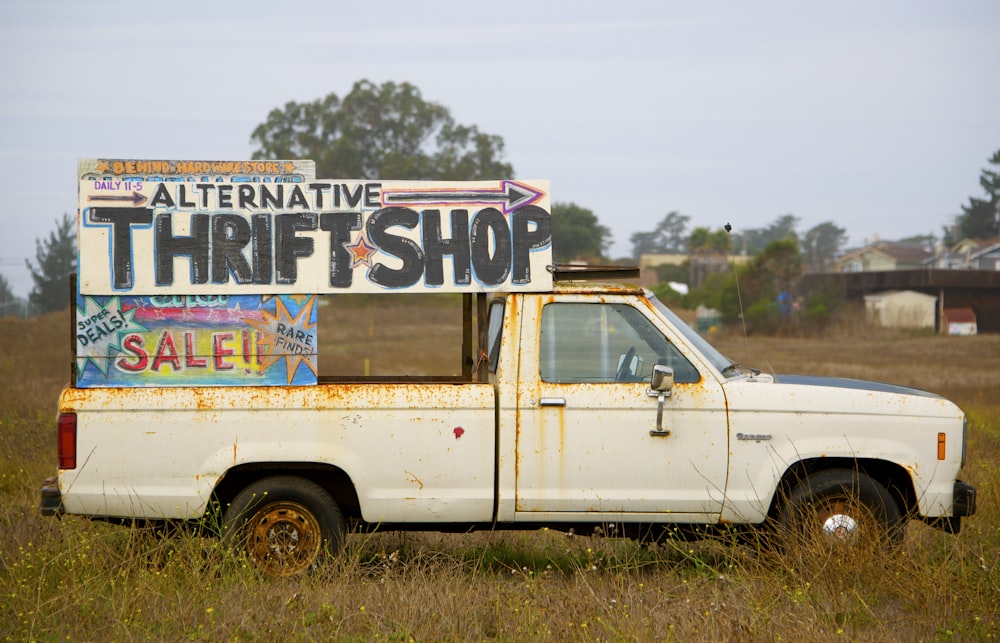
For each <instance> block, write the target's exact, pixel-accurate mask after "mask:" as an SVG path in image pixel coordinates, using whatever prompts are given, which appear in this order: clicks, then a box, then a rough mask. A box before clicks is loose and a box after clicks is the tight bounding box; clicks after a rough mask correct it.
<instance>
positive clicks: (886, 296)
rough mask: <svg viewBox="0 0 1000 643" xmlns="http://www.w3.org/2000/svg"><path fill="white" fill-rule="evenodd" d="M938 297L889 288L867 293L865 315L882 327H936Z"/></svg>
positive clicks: (870, 321) (871, 322) (873, 323)
mask: <svg viewBox="0 0 1000 643" xmlns="http://www.w3.org/2000/svg"><path fill="white" fill-rule="evenodd" d="M936 306H937V297H935V296H933V295H925V294H924V293H920V292H916V291H915V290H887V291H884V292H879V293H873V294H871V295H865V317H866V318H867V320H868V323H870V324H872V325H873V326H879V327H881V328H916V329H919V328H928V329H932V330H933V329H934V328H935V324H934V320H935V313H936Z"/></svg>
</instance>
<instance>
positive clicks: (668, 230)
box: [629, 210, 691, 261]
mask: <svg viewBox="0 0 1000 643" xmlns="http://www.w3.org/2000/svg"><path fill="white" fill-rule="evenodd" d="M690 220H691V217H689V216H687V215H686V214H681V213H679V212H677V211H676V210H674V211H672V212H668V213H667V214H666V215H665V216H664V217H663V219H662V220H661V221H660V222H659V223H658V224H656V228H654V229H653V230H649V231H646V232H636V233H635V234H633V235H632V236H631V237H629V241H631V242H632V256H633V257H634V258H635V260H636V261H638V260H639V257H640V256H641V255H644V254H673V253H680V252H684V246H685V245H686V242H687V236H686V234H685V231H686V230H687V225H688V222H689V221H690Z"/></svg>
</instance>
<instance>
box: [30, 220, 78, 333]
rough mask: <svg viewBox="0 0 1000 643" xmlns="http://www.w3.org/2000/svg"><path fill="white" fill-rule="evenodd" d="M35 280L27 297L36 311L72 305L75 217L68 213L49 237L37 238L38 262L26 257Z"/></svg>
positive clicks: (57, 222)
mask: <svg viewBox="0 0 1000 643" xmlns="http://www.w3.org/2000/svg"><path fill="white" fill-rule="evenodd" d="M25 264H27V266H28V270H29V271H30V272H31V279H32V280H33V281H34V282H35V286H34V288H32V290H31V294H30V295H28V300H29V301H30V302H31V309H32V311H34V312H40V313H45V312H49V311H53V310H62V309H63V308H66V307H67V306H69V303H70V300H69V276H70V274H72V273H73V272H74V271H75V270H76V221H75V219H74V218H73V217H71V216H69V215H68V214H64V215H63V217H62V219H61V220H58V221H56V229H55V230H54V231H53V232H51V233H50V234H49V237H48V239H44V240H43V239H36V240H35V265H32V263H31V262H30V261H28V260H25Z"/></svg>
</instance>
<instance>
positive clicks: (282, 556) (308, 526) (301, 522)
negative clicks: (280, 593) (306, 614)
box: [222, 476, 344, 576]
mask: <svg viewBox="0 0 1000 643" xmlns="http://www.w3.org/2000/svg"><path fill="white" fill-rule="evenodd" d="M343 534H344V517H343V515H342V514H341V513H340V508H339V507H338V506H337V502H336V501H335V500H334V499H333V497H331V496H330V494H329V493H327V491H326V490H325V489H323V487H321V486H319V485H318V484H316V483H315V482H312V481H311V480H306V479H305V478H299V477H296V476H273V477H270V478H264V479H262V480H258V481H257V482H255V483H253V484H251V485H250V486H248V487H247V488H246V489H244V490H243V491H241V492H240V493H239V495H237V496H236V498H235V499H234V500H233V502H232V504H231V505H229V507H228V508H227V509H226V512H225V514H224V516H223V519H222V544H223V546H224V547H227V548H229V549H231V550H233V551H235V552H238V553H243V554H246V556H247V558H248V559H249V560H250V561H251V562H252V563H253V564H254V565H255V566H256V567H257V568H258V569H260V570H261V571H262V572H264V573H266V574H269V575H272V576H294V575H296V574H301V573H302V572H304V571H306V570H309V569H312V568H315V567H317V566H318V565H319V564H320V563H321V562H322V560H323V558H324V556H326V555H328V554H333V553H336V551H337V550H339V549H340V545H341V541H342V539H343Z"/></svg>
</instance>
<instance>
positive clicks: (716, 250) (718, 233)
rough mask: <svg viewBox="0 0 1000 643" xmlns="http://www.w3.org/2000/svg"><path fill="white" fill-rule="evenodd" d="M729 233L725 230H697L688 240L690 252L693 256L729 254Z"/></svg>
mask: <svg viewBox="0 0 1000 643" xmlns="http://www.w3.org/2000/svg"><path fill="white" fill-rule="evenodd" d="M730 243H731V241H730V239H729V233H728V232H726V231H725V230H723V229H721V228H720V229H718V230H709V229H708V228H695V229H694V230H692V231H691V234H690V236H688V239H687V248H688V252H690V253H691V254H722V255H725V254H728V253H729V247H730Z"/></svg>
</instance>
